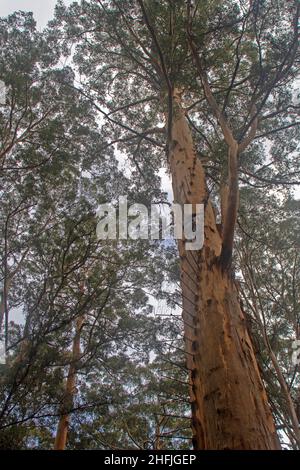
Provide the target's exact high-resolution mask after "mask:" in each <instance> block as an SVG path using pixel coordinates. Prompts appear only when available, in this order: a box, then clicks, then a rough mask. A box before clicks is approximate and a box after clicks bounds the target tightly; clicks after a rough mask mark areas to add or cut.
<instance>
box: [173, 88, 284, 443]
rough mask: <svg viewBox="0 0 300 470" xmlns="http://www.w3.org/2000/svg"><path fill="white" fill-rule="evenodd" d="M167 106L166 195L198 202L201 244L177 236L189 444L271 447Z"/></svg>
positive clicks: (255, 379)
mask: <svg viewBox="0 0 300 470" xmlns="http://www.w3.org/2000/svg"><path fill="white" fill-rule="evenodd" d="M173 108H174V109H173V118H172V132H171V140H170V142H169V165H170V170H171V175H172V184H173V191H174V200H175V202H176V203H178V204H201V203H203V204H204V207H205V219H204V224H205V229H204V233H205V239H204V246H203V248H202V249H201V250H200V251H191V250H190V251H188V250H186V249H185V242H184V239H183V240H179V242H178V246H179V254H180V259H181V287H182V298H183V320H184V327H185V349H186V358H187V367H188V370H189V376H190V400H191V407H192V429H193V444H194V448H195V449H196V450H197V449H214V450H217V449H250V450H252V449H279V448H280V445H279V441H278V437H277V434H276V431H275V426H274V421H273V417H272V414H271V411H270V408H269V405H268V401H267V395H266V392H265V389H264V385H263V383H262V379H261V377H260V373H259V369H258V366H257V362H256V358H255V354H254V351H253V347H252V344H251V340H250V337H249V335H248V332H247V328H246V322H245V318H244V314H243V312H242V310H241V306H240V302H239V298H238V292H237V289H236V286H235V283H234V281H233V280H232V278H231V275H230V273H229V272H228V271H223V270H222V269H221V265H220V263H219V262H218V261H219V257H220V254H221V249H222V234H220V232H219V230H218V228H217V226H216V220H215V214H214V211H213V208H212V205H211V202H210V199H209V194H208V191H207V187H206V181H205V174H204V170H203V168H202V165H201V163H200V160H199V159H198V158H197V155H196V152H195V149H194V145H193V140H192V135H191V132H190V129H189V126H188V123H187V120H186V118H185V115H184V111H183V110H182V108H181V104H180V98H179V97H178V96H177V97H176V96H175V99H174V104H173Z"/></svg>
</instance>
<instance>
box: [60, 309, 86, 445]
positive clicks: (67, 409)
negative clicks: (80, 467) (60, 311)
mask: <svg viewBox="0 0 300 470" xmlns="http://www.w3.org/2000/svg"><path fill="white" fill-rule="evenodd" d="M83 322H84V316H80V317H78V319H77V320H76V331H75V336H74V340H73V349H72V362H71V364H70V366H69V372H68V377H67V382H66V389H65V394H64V397H63V402H62V406H61V415H60V419H59V423H58V427H57V431H56V437H55V442H54V450H65V447H66V443H67V435H68V429H69V425H70V413H71V411H72V409H73V400H74V394H75V390H76V387H75V385H76V371H77V366H78V361H79V358H80V336H81V329H82V326H83Z"/></svg>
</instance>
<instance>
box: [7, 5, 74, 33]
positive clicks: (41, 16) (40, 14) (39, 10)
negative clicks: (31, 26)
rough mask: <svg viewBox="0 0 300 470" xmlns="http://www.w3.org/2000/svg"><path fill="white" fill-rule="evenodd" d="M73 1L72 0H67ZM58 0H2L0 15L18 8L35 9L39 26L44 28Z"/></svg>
mask: <svg viewBox="0 0 300 470" xmlns="http://www.w3.org/2000/svg"><path fill="white" fill-rule="evenodd" d="M65 3H66V4H68V3H71V0H67V1H66V0H65ZM55 4H56V0H0V16H7V15H10V14H11V13H13V12H14V11H16V10H23V11H33V14H34V18H35V20H36V22H37V25H38V28H39V29H42V28H43V27H44V26H46V24H47V22H48V21H49V20H50V19H51V18H52V16H53V11H54V7H55Z"/></svg>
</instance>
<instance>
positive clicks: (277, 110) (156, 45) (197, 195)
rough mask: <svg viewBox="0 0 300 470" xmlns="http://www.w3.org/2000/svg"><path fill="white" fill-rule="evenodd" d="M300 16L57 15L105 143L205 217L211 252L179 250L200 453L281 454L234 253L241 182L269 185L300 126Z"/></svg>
mask: <svg viewBox="0 0 300 470" xmlns="http://www.w3.org/2000/svg"><path fill="white" fill-rule="evenodd" d="M299 11H300V7H299V3H298V2H296V1H295V2H294V1H292V2H289V3H286V2H273V1H272V0H269V1H268V0H266V1H263V2H262V1H260V0H254V1H243V2H238V1H234V2H232V1H230V2H229V1H212V0H211V1H206V0H202V1H198V2H196V4H193V5H192V2H190V1H188V2H183V1H181V0H178V1H175V2H169V1H163V2H156V1H149V2H146V1H145V2H143V1H142V0H138V1H136V2H129V1H126V0H123V1H118V0H111V1H100V0H97V1H96V0H95V1H91V2H85V1H83V2H82V3H81V5H78V4H76V3H75V4H73V5H72V6H71V7H70V9H69V10H67V9H65V8H64V7H63V6H62V4H59V5H58V8H57V20H56V25H57V26H58V28H60V31H61V34H63V33H62V28H61V25H63V28H64V33H66V36H67V41H68V40H70V41H71V42H75V43H76V44H77V51H76V54H75V57H74V61H75V64H76V65H77V66H78V70H79V71H80V73H81V82H80V83H77V85H76V87H77V88H78V89H79V91H80V92H81V93H82V94H83V95H84V96H85V97H87V98H88V99H90V101H91V102H92V103H93V104H94V106H95V109H97V110H98V112H99V113H100V114H101V116H102V117H103V119H104V126H103V129H104V130H105V132H109V133H110V135H111V139H112V141H115V142H118V143H119V148H120V149H121V150H123V152H124V153H125V154H126V156H127V157H128V158H129V159H130V161H131V163H132V165H133V166H135V167H136V168H137V171H138V172H139V174H141V175H142V177H143V178H144V179H145V181H146V183H145V184H149V180H148V181H147V177H148V176H149V172H151V171H152V172H154V173H155V172H157V171H158V169H159V167H160V166H161V165H162V162H163V164H164V165H167V167H168V168H169V171H170V174H171V177H172V185H173V192H174V199H175V201H176V202H177V203H179V204H185V203H192V204H197V203H198V204H199V203H202V204H204V208H205V241H204V247H203V248H202V249H201V250H199V251H197V252H192V251H187V250H186V249H185V244H184V241H180V242H179V254H180V258H181V286H182V297H183V320H184V324H185V341H186V343H185V344H186V346H185V349H186V355H187V367H188V369H189V371H190V400H191V405H192V427H193V434H194V438H193V440H194V447H195V448H196V449H278V448H279V441H278V437H277V435H276V431H275V426H274V421H273V418H272V414H271V411H270V408H269V405H268V400H267V395H266V391H265V388H264V384H263V382H262V379H261V375H260V372H259V368H258V365H257V361H256V358H255V354H254V350H253V345H252V341H251V339H250V336H249V333H248V330H247V323H246V320H245V315H244V312H243V310H242V307H241V304H240V300H239V293H238V289H237V287H236V283H235V281H234V273H233V267H232V253H233V242H234V235H235V227H236V220H237V213H238V208H239V185H240V181H241V180H244V179H245V178H244V177H243V176H244V175H247V176H250V177H254V178H256V177H257V178H260V177H261V176H260V173H259V171H260V170H261V169H260V168H258V165H259V164H261V166H263V165H264V164H265V165H266V164H267V163H266V162H267V159H268V145H267V140H266V138H268V139H269V140H272V138H273V137H274V135H276V133H277V132H282V131H284V130H286V131H287V133H288V131H289V130H290V129H292V130H293V129H294V128H296V129H297V128H298V127H297V126H298V125H299V122H298V121H297V115H298V113H299V108H298V106H297V105H295V102H294V94H293V80H294V79H295V77H296V75H297V73H298V67H299V50H298V36H299V25H298V20H299ZM59 23H60V25H59ZM53 26H55V22H54V23H53ZM66 36H65V37H66ZM124 78H126V81H125V80H124ZM125 87H126V88H125ZM133 96H134V98H133ZM290 110H291V113H289V111H290ZM137 116H138V119H137ZM162 122H164V123H165V139H163V136H162V134H161V130H162V126H161V124H162ZM282 145H283V147H284V145H285V144H284V143H283V144H282ZM162 147H163V148H166V154H167V156H166V158H165V156H164V154H163V151H162ZM150 149H151V158H149V151H150ZM258 149H259V155H260V158H255V153H256V152H257V151H258ZM145 155H147V157H145ZM204 165H205V168H204ZM281 165H282V167H281V168H279V167H275V171H276V170H277V169H278V170H279V171H278V172H277V173H274V172H273V174H272V176H271V178H273V179H274V181H275V182H281V183H282V184H290V183H291V181H289V177H290V176H292V175H294V176H295V173H296V167H295V163H294V159H293V158H290V157H289V156H287V157H286V159H284V161H282V162H281ZM284 166H286V168H288V171H283V167H284ZM256 174H258V176H256ZM262 178H264V176H262ZM246 179H247V178H246ZM292 182H296V183H297V180H295V179H292ZM213 204H214V205H215V206H216V205H217V207H218V210H219V213H220V221H218V220H217V217H216V211H215V210H214V207H213Z"/></svg>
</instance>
